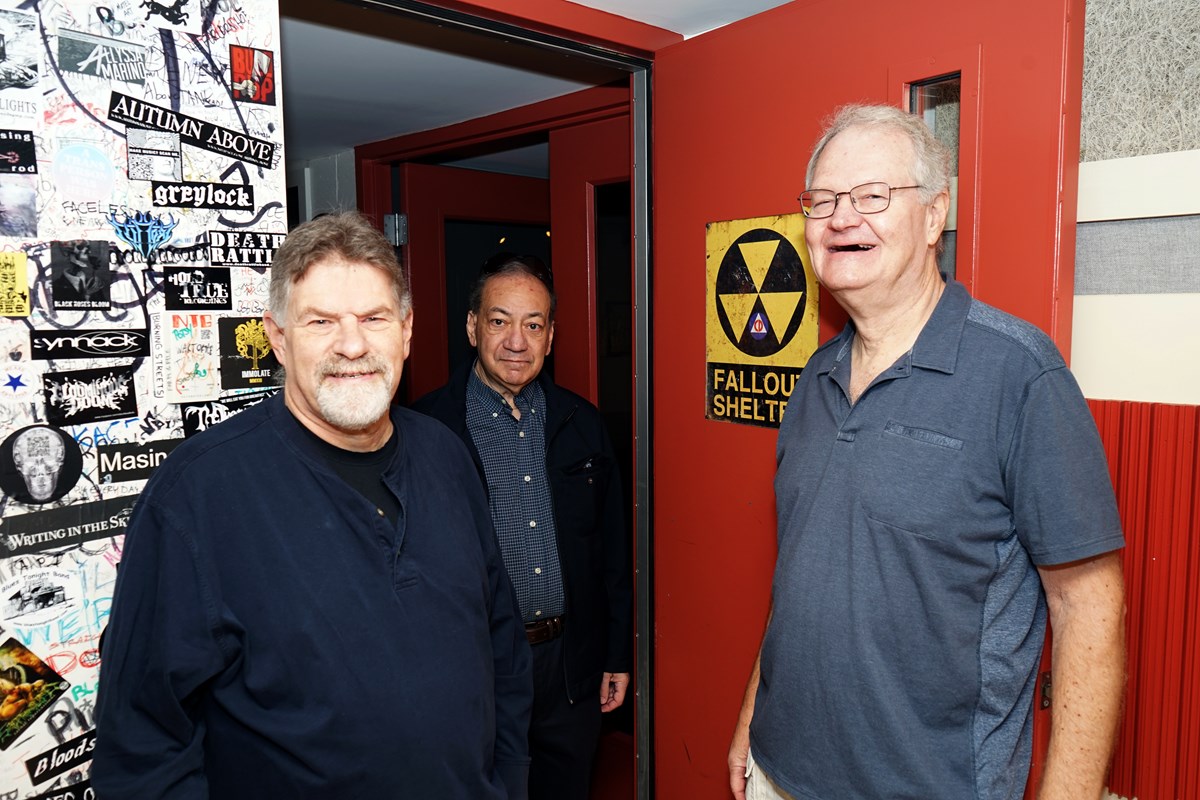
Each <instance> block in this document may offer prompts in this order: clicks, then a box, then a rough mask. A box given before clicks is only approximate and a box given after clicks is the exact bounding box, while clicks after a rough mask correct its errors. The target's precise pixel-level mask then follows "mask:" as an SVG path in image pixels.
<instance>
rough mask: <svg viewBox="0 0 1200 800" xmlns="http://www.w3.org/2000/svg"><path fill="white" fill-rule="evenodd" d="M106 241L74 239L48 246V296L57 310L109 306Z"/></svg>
mask: <svg viewBox="0 0 1200 800" xmlns="http://www.w3.org/2000/svg"><path fill="white" fill-rule="evenodd" d="M109 246H110V243H109V242H105V241H102V240H99V239H96V240H88V239H77V240H75V241H72V242H51V243H50V294H51V297H52V299H53V301H54V308H55V309H58V310H87V309H106V308H108V307H109V306H110V305H111V296H110V287H111V283H112V270H111V268H110V266H109Z"/></svg>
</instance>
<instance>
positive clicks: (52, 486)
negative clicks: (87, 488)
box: [0, 425, 83, 505]
mask: <svg viewBox="0 0 1200 800" xmlns="http://www.w3.org/2000/svg"><path fill="white" fill-rule="evenodd" d="M82 474H83V453H82V452H80V450H79V445H78V443H76V441H75V440H74V439H73V438H71V437H70V436H69V435H67V433H66V432H65V431H61V430H59V429H58V428H54V427H51V426H50V425H29V426H26V427H24V428H21V429H20V430H19V431H15V432H13V433H12V434H11V435H10V436H8V438H6V439H5V440H4V443H3V444H0V489H3V490H4V493H5V494H6V495H8V496H9V497H11V498H13V499H14V500H16V501H17V502H20V503H25V504H26V505H44V504H46V503H53V502H54V501H55V500H60V499H62V498H63V497H64V496H65V495H66V494H67V493H68V492H70V491H71V490H72V489H74V488H75V484H77V483H79V478H80V476H81V475H82Z"/></svg>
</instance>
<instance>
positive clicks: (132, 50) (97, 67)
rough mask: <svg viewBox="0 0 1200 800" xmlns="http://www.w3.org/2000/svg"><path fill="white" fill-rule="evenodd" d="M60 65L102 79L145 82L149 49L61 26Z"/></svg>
mask: <svg viewBox="0 0 1200 800" xmlns="http://www.w3.org/2000/svg"><path fill="white" fill-rule="evenodd" d="M58 68H59V69H62V70H66V71H67V72H73V73H75V74H77V75H87V76H89V77H93V78H98V79H100V81H101V82H105V83H107V82H108V81H122V82H124V83H133V84H137V85H138V86H141V85H143V84H144V83H145V82H146V48H144V47H141V46H140V45H136V44H132V43H130V42H124V41H120V40H117V39H106V38H104V37H101V36H93V35H92V34H90V33H81V32H80V31H71V30H66V29H64V28H59V29H58Z"/></svg>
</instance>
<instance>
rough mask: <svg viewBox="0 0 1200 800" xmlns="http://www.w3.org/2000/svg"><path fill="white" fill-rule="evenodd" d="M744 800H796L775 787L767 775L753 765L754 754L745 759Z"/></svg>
mask: <svg viewBox="0 0 1200 800" xmlns="http://www.w3.org/2000/svg"><path fill="white" fill-rule="evenodd" d="M746 800H796V798H794V797H793V796H792V795H790V794H788V793H787V792H785V791H784V790H783V789H780V788H779V787H778V786H776V785H775V781H773V780H771V779H770V778H768V777H767V773H765V772H763V771H762V768H761V767H759V766H758V765H757V764H755V763H754V753H750V755H749V757H748V758H747V759H746Z"/></svg>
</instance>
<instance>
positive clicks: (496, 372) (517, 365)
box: [467, 272, 554, 398]
mask: <svg viewBox="0 0 1200 800" xmlns="http://www.w3.org/2000/svg"><path fill="white" fill-rule="evenodd" d="M467 338H468V339H470V340H471V346H472V347H474V348H476V349H477V350H478V351H479V365H480V367H482V369H483V374H482V375H481V376H480V377H482V378H483V380H484V382H485V383H487V384H488V385H489V386H491V387H492V388H493V389H495V390H496V391H497V392H500V394H502V395H504V396H505V397H509V398H510V397H512V396H514V395H517V394H519V393H520V392H521V390H522V389H524V388H525V387H526V386H528V385H529V383H530V382H531V381H532V380H534V379H535V378H536V377H537V376H538V374H539V373H540V372H541V371H542V365H543V364H544V363H545V362H546V356H548V355H550V345H551V343H552V342H553V341H554V322H553V320H551V319H550V292H549V290H547V289H546V286H545V284H543V283H542V282H541V281H540V280H538V279H537V278H535V277H533V276H532V275H527V274H525V273H520V272H518V273H508V274H503V273H502V274H499V275H493V276H492V277H490V278H488V279H487V283H486V284H484V287H483V302H482V303H480V309H479V313H478V314H476V313H475V312H474V311H470V312H468V313H467Z"/></svg>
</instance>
